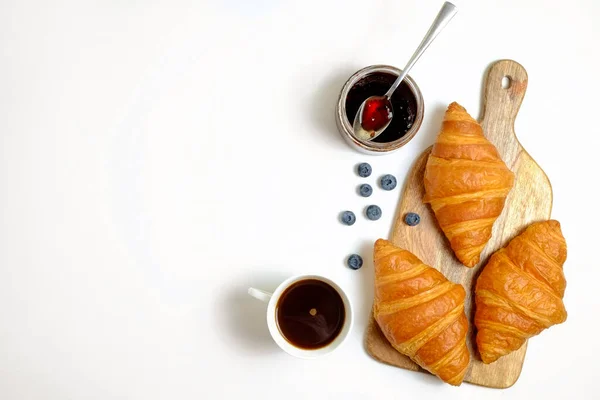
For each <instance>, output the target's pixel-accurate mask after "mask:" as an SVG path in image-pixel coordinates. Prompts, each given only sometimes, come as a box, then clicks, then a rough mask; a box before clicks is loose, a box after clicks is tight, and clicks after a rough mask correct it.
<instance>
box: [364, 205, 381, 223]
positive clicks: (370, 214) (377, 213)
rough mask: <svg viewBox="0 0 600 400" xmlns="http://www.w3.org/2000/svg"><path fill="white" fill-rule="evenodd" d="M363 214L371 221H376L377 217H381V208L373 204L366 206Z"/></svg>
mask: <svg viewBox="0 0 600 400" xmlns="http://www.w3.org/2000/svg"><path fill="white" fill-rule="evenodd" d="M365 214H366V215H367V218H369V219H370V220H371V221H377V220H378V219H379V218H381V208H379V206H375V205H372V206H369V207H367V210H366V212H365Z"/></svg>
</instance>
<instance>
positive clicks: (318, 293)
mask: <svg viewBox="0 0 600 400" xmlns="http://www.w3.org/2000/svg"><path fill="white" fill-rule="evenodd" d="M345 319H346V310H345V308H344V301H343V300H342V297H341V296H340V295H339V293H338V292H337V290H335V289H334V288H333V287H331V286H330V285H329V284H327V283H325V282H322V281H320V280H317V279H306V280H303V281H299V282H296V283H294V284H293V285H291V286H290V287H289V288H287V289H286V290H285V292H283V294H282V295H281V297H280V298H279V302H278V303H277V325H278V326H279V331H280V332H281V334H282V335H283V337H285V339H286V340H287V341H288V342H290V343H291V344H292V345H294V346H296V347H300V348H303V349H318V348H320V347H325V346H327V345H328V344H329V343H331V342H333V340H334V339H335V338H336V337H337V336H338V335H339V334H340V331H341V330H342V327H343V326H344V320H345Z"/></svg>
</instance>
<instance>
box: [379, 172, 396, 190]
mask: <svg viewBox="0 0 600 400" xmlns="http://www.w3.org/2000/svg"><path fill="white" fill-rule="evenodd" d="M380 183H381V187H382V188H383V190H392V189H394V188H395V187H396V183H397V182H396V178H395V177H394V175H390V174H387V175H384V176H382V177H381V180H380Z"/></svg>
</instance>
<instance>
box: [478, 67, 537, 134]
mask: <svg viewBox="0 0 600 400" xmlns="http://www.w3.org/2000/svg"><path fill="white" fill-rule="evenodd" d="M504 78H507V79H508V81H505V82H507V83H508V86H506V87H503V83H505V82H503V80H504ZM526 90H527V71H525V68H523V66H522V65H521V64H519V63H518V62H516V61H513V60H500V61H496V62H495V63H493V64H492V65H491V66H490V68H489V70H488V73H487V77H486V80H485V84H484V89H483V112H482V118H481V122H482V124H483V125H486V122H487V121H504V122H505V123H508V124H510V127H511V128H512V127H513V126H514V122H515V119H516V118H517V113H518V112H519V107H521V103H522V102H523V97H525V91H526ZM512 131H513V132H514V130H512Z"/></svg>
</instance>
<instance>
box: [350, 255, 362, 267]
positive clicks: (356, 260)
mask: <svg viewBox="0 0 600 400" xmlns="http://www.w3.org/2000/svg"><path fill="white" fill-rule="evenodd" d="M346 263H347V264H348V267H350V269H355V270H356V269H359V268H360V267H362V265H363V259H362V257H361V256H359V255H358V254H352V255H351V256H350V257H348V261H347V262H346Z"/></svg>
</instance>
